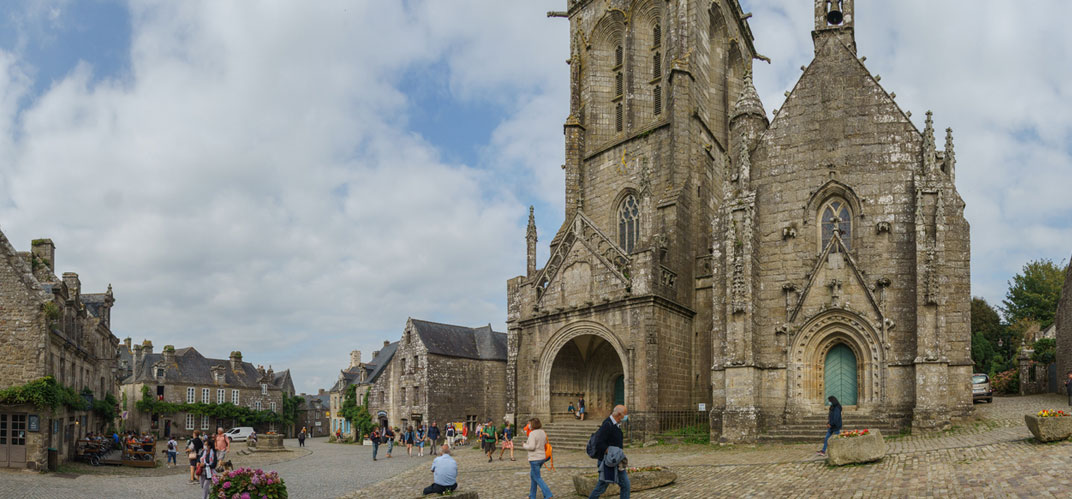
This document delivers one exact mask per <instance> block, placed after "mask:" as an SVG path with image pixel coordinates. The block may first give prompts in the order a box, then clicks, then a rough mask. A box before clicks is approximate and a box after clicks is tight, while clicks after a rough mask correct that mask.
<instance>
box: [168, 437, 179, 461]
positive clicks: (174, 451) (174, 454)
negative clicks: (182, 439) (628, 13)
mask: <svg viewBox="0 0 1072 499" xmlns="http://www.w3.org/2000/svg"><path fill="white" fill-rule="evenodd" d="M178 454H179V443H178V442H176V441H175V437H170V438H168V441H167V466H168V467H169V468H171V467H173V466H178V465H179V463H178V461H177V460H176V459H177V458H178Z"/></svg>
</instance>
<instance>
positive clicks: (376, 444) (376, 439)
mask: <svg viewBox="0 0 1072 499" xmlns="http://www.w3.org/2000/svg"><path fill="white" fill-rule="evenodd" d="M369 440H371V441H372V460H373V461H375V460H376V453H377V452H379V451H380V427H379V426H377V427H376V428H374V429H373V430H372V433H371V434H370V435H369Z"/></svg>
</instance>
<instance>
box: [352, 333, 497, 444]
mask: <svg viewBox="0 0 1072 499" xmlns="http://www.w3.org/2000/svg"><path fill="white" fill-rule="evenodd" d="M379 355H380V356H383V355H384V353H383V352H382V351H381V352H380V354H379ZM390 355H391V356H390V358H389V359H385V361H384V362H385V364H384V365H383V368H382V370H381V371H380V372H378V373H375V376H374V377H371V378H370V382H369V383H368V385H367V388H368V390H369V410H370V412H371V413H372V417H373V419H375V420H377V421H379V422H380V423H381V424H390V425H392V426H398V427H405V426H407V425H411V424H414V425H415V424H418V423H421V422H424V423H429V424H431V422H432V421H435V422H437V423H438V424H439V425H440V427H442V425H443V423H444V422H448V421H451V422H469V423H473V424H475V422H476V421H477V420H480V419H485V420H486V419H489V418H490V419H492V420H494V421H496V422H500V421H502V418H503V416H504V415H505V413H506V335H505V334H503V333H498V332H495V331H492V329H491V326H490V325H489V326H483V327H477V328H468V327H464V326H453V325H450V324H440V323H436V322H428V321H422V320H417V319H409V320H408V321H407V322H406V327H405V329H404V330H403V333H402V338H401V340H399V341H398V343H397V347H396V348H395V349H394V351H393V352H391V353H390ZM360 390H361V388H359V391H360Z"/></svg>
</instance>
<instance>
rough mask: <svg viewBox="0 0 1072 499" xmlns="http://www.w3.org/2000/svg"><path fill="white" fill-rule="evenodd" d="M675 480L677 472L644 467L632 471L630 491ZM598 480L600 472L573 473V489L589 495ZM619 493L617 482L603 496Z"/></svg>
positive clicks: (664, 484) (579, 493)
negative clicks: (641, 469)
mask: <svg viewBox="0 0 1072 499" xmlns="http://www.w3.org/2000/svg"><path fill="white" fill-rule="evenodd" d="M674 480H677V473H674V472H673V471H670V470H669V469H667V468H664V467H658V468H656V469H644V471H630V472H629V492H630V493H633V492H637V491H640V490H648V489H654V488H658V487H663V486H666V485H670V484H671V483H674ZM598 482H599V474H598V473H584V474H581V475H573V489H574V490H575V491H576V492H577V495H582V496H585V497H587V496H588V494H590V493H591V492H592V489H594V488H596V484H597V483H598ZM619 493H621V490H619V489H618V484H616V483H615V484H611V485H610V486H609V487H607V491H606V492H604V493H603V497H611V496H616V495H618V494H619Z"/></svg>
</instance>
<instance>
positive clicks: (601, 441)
mask: <svg viewBox="0 0 1072 499" xmlns="http://www.w3.org/2000/svg"><path fill="white" fill-rule="evenodd" d="M628 420H629V409H627V408H626V407H625V406H624V405H618V406H615V407H614V410H613V411H611V413H610V416H608V417H607V419H604V420H603V424H602V425H600V426H599V429H598V430H596V435H595V451H596V455H597V456H599V458H598V459H599V465H598V466H597V468H596V469H600V470H601V469H602V468H603V457H604V456H606V454H607V449H609V448H611V447H616V448H617V449H618V450H619V451H620V450H621V449H622V444H623V443H624V441H625V438H624V436H623V435H622V427H621V425H622V423H624V422H626V421H628ZM600 475H602V473H600ZM614 481H615V483H617V484H618V487H619V488H620V489H621V495H620V497H621V498H622V499H629V474H628V473H626V471H625V470H624V469H620V470H619V471H618V473H617V476H616V478H615V480H614ZM610 483H611V482H606V481H603V480H599V481H598V482H597V483H596V488H594V489H592V493H591V494H589V495H588V499H596V498H598V497H599V496H601V495H603V492H604V491H605V490H607V486H608V485H610Z"/></svg>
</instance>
